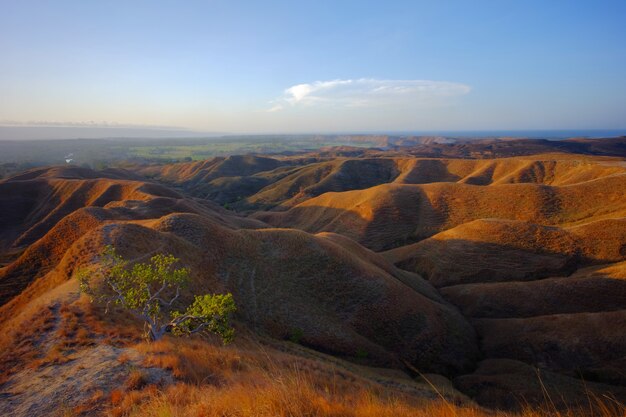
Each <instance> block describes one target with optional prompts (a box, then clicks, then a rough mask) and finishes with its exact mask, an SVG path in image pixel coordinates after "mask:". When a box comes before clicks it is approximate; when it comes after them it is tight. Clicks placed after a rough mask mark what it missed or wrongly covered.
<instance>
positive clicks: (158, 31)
mask: <svg viewBox="0 0 626 417" xmlns="http://www.w3.org/2000/svg"><path fill="white" fill-rule="evenodd" d="M2 11H3V12H2V13H1V14H0V56H1V57H2V59H0V97H2V99H1V100H0V126H4V129H5V130H6V129H7V127H8V126H10V127H11V128H12V129H18V130H19V129H22V130H23V129H27V128H30V129H32V128H36V130H37V131H38V132H37V135H38V138H60V137H58V135H59V129H60V128H72V129H105V130H106V129H109V130H110V129H130V130H138V131H144V130H146V131H154V132H158V131H164V132H166V133H167V132H178V133H177V135H176V136H180V135H183V136H184V134H185V132H189V134H190V135H193V134H195V133H194V132H216V133H219V134H222V133H312V132H372V131H374V132H383V131H387V132H399V131H420V132H424V131H497V130H547V129H558V130H573V131H580V130H589V129H603V130H620V129H623V128H624V127H625V126H624V120H626V77H625V76H624V71H623V68H624V67H625V64H626V45H625V44H624V42H623V40H624V39H626V29H624V25H623V24H622V20H623V17H624V16H625V15H626V3H624V2H621V1H602V2H595V3H593V4H592V3H591V2H585V1H573V2H569V1H555V2H550V3H549V4H546V3H545V2H539V1H531V2H523V3H517V4H508V3H507V4H503V3H497V2H489V1H478V2H453V1H448V2H409V1H394V2H392V3H391V4H386V5H384V6H382V5H380V4H376V3H373V2H352V1H346V2H341V3H340V4H338V3H336V2H324V1H323V2H316V3H315V5H306V4H292V3H290V2H265V3H263V4H259V3H255V2H221V1H218V2H188V3H185V5H184V6H181V5H180V4H174V3H168V2H134V3H133V4H126V3H124V2H119V1H116V2H108V3H106V4H105V3H84V2H78V1H63V2H55V3H39V2H34V1H23V2H3V3H2ZM164 28H167V29H166V30H164ZM96 136H97V135H96ZM105 136H106V135H105ZM157 136H158V135H157ZM1 138H5V139H6V134H4V135H3V136H2V137H1Z"/></svg>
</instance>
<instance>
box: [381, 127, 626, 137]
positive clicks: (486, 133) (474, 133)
mask: <svg viewBox="0 0 626 417" xmlns="http://www.w3.org/2000/svg"><path fill="white" fill-rule="evenodd" d="M381 133H382V132H381ZM393 134H394V135H402V136H404V135H415V136H446V137H453V138H492V137H510V138H531V139H549V140H559V139H567V138H590V139H593V138H612V137H616V136H626V128H624V129H611V130H608V129H606V130H605V129H588V130H456V131H455V130H448V131H446V130H441V131H415V132H394V133H393Z"/></svg>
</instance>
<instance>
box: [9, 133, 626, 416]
mask: <svg viewBox="0 0 626 417" xmlns="http://www.w3.org/2000/svg"><path fill="white" fill-rule="evenodd" d="M620 143H621V142H619V141H616V142H615V143H612V144H611V145H610V146H609V145H608V144H603V143H601V142H598V143H596V144H594V145H593V146H595V148H593V149H595V150H594V151H593V152H591V151H588V150H589V149H591V147H592V145H591V144H589V143H587V142H586V141H571V143H570V144H567V145H563V146H567V147H570V148H571V147H580V149H579V151H580V153H590V154H591V153H602V152H604V151H606V149H609V148H610V149H615V148H611V146H614V147H618V148H619V146H620ZM457 145H458V146H459V147H461V148H462V147H463V146H465V145H463V144H462V143H457ZM536 145H537V146H543V144H541V143H537V144H536ZM414 146H415V147H417V146H422V145H414ZM428 146H433V147H434V148H433V149H437V147H445V146H449V144H445V143H430V145H428ZM468 146H469V145H468ZM472 146H473V147H474V148H475V149H479V148H480V146H492V147H494V148H493V149H496V150H498V152H500V151H502V150H503V149H519V148H518V147H519V146H520V145H519V143H517V142H515V141H513V142H508V141H495V142H494V141H491V142H490V141H485V142H477V143H475V144H472ZM507 146H510V148H507ZM550 146H552V145H550ZM559 146H561V145H559ZM606 147H608V148H606ZM461 148H459V149H461ZM470 148H471V147H470ZM463 149H465V148H463ZM468 149H469V148H468ZM489 149H492V148H489ZM550 149H551V150H560V151H563V149H565V148H558V149H552V148H550ZM568 149H569V148H568ZM333 152H335V153H336V154H333ZM411 152H412V151H408V150H407V149H403V150H402V152H400V151H397V150H384V151H382V150H372V149H370V150H359V152H352V151H350V150H345V152H344V151H342V150H325V151H322V152H318V153H315V152H313V153H306V154H296V155H280V156H263V157H261V156H250V155H248V156H232V157H226V158H214V159H209V160H206V161H199V162H189V163H178V164H170V165H137V166H132V165H131V166H127V167H126V169H124V170H122V169H107V170H103V171H94V170H90V169H86V168H78V167H72V166H66V167H51V168H41V169H35V170H31V171H27V172H23V173H18V174H16V175H13V176H12V177H10V178H8V179H6V180H3V181H1V182H0V211H1V212H2V213H3V216H2V218H0V226H1V227H0V244H1V246H0V252H1V253H0V255H1V257H0V260H1V261H2V268H0V323H2V324H3V326H4V328H5V332H4V335H3V337H2V338H0V350H1V351H2V352H4V353H3V354H2V355H0V365H1V368H2V373H0V384H4V385H2V387H3V388H2V389H3V390H5V391H7V392H10V393H12V394H10V396H12V397H10V398H14V400H12V401H14V402H12V403H11V404H18V408H5V409H3V408H1V407H0V410H12V411H11V412H17V411H16V410H21V411H19V412H20V413H22V412H23V414H20V415H28V411H27V409H25V408H19V407H21V406H20V405H19V404H25V403H27V402H28V401H34V400H33V399H32V398H31V399H27V398H30V397H28V396H25V394H24V393H23V390H22V391H20V389H21V388H19V387H21V386H22V385H23V384H26V383H27V382H26V381H43V380H45V378H46V376H45V375H47V373H48V372H57V371H60V370H62V369H65V370H66V371H67V372H69V370H71V372H72V373H80V370H81V369H84V368H85V367H92V366H95V367H100V366H102V364H103V363H107V364H108V365H107V366H109V368H110V378H111V381H117V382H115V383H116V384H118V385H119V384H121V383H122V382H120V381H122V379H120V378H122V377H121V376H120V375H126V374H125V373H124V372H127V371H125V370H124V369H126V368H124V369H122V368H121V367H120V366H119V365H115V364H114V363H118V362H116V361H118V359H116V358H118V357H119V356H120V355H122V354H124V355H130V356H129V357H130V358H132V359H129V360H130V363H131V364H132V366H133V367H137V366H139V367H140V368H141V369H143V370H142V371H141V372H143V373H144V376H143V377H142V378H145V380H146V381H153V382H145V384H144V383H142V384H144V385H145V386H149V385H150V384H153V383H154V384H157V385H159V384H160V385H159V386H161V385H162V386H165V387H176V386H178V385H176V384H177V383H178V382H176V381H177V378H189V377H188V376H186V377H183V376H180V377H177V376H176V375H177V373H176V372H179V374H178V375H190V372H191V371H189V369H193V368H194V366H193V365H189V368H184V366H183V365H182V364H181V362H180V361H181V360H183V359H181V357H178V356H176V357H175V358H173V356H172V355H178V354H179V353H176V354H175V353H173V352H176V351H177V350H176V349H178V348H177V347H176V346H177V345H174V344H172V345H170V344H169V343H175V342H174V341H173V339H172V340H171V341H168V342H164V344H163V345H162V346H163V349H165V350H164V351H162V352H160V353H158V354H155V353H154V349H158V347H157V348H146V347H145V346H144V347H141V348H137V347H136V344H137V340H136V337H135V338H133V337H132V336H130V335H131V334H132V333H133V332H135V334H137V332H138V330H137V329H138V327H139V323H138V322H136V321H135V320H133V319H130V318H128V317H126V318H123V316H122V315H121V312H120V311H116V312H114V313H113V315H110V314H109V315H104V314H103V311H102V310H101V309H99V307H96V306H91V307H87V306H88V304H87V303H86V300H85V298H84V297H80V295H79V293H78V291H77V288H78V287H77V281H76V279H75V276H76V272H77V271H78V270H79V269H80V268H93V267H95V266H96V265H97V264H98V262H99V261H100V258H99V255H100V254H101V253H102V252H103V250H104V247H105V246H106V245H113V246H114V247H115V248H116V249H117V250H118V252H119V253H120V254H121V255H123V256H124V257H125V258H127V259H131V260H134V261H141V260H143V259H147V258H149V257H150V256H151V255H152V254H155V253H172V254H174V255H175V256H176V257H179V258H180V259H181V263H182V264H184V265H186V266H188V267H189V268H190V271H192V282H191V284H190V285H189V286H188V287H187V288H185V290H184V292H183V293H182V295H181V299H180V301H179V302H180V303H181V305H185V304H189V303H190V302H191V300H192V296H193V295H194V294H200V293H207V292H220V293H221V292H231V293H232V294H233V296H234V298H235V300H236V303H237V309H238V310H237V315H236V327H237V329H238V332H241V334H244V335H246V336H245V337H246V342H238V343H243V344H240V345H238V347H237V349H239V350H238V352H239V353H238V355H241V356H242V357H246V358H248V359H246V360H250V361H252V360H254V361H257V362H254V365H251V363H252V362H250V364H247V365H237V366H242V368H237V370H236V372H237V373H239V372H244V373H245V372H251V371H250V370H251V369H258V367H259V366H261V365H259V363H261V362H263V361H266V360H268V359H267V358H268V357H270V356H271V358H275V360H279V359H277V358H281V359H280V360H286V361H291V360H292V359H291V356H289V358H287V356H285V357H283V356H281V355H283V354H285V355H295V356H294V358H300V359H293V360H296V361H297V360H300V361H302V360H305V358H306V360H308V361H312V362H311V363H313V364H317V365H311V363H309V362H307V364H308V365H307V367H308V366H313V367H314V369H324V371H323V372H326V370H325V369H327V368H326V367H329V366H330V367H333V366H338V367H340V368H341V369H344V370H349V372H353V373H354V376H350V378H354V380H359V381H360V380H361V379H363V378H364V379H363V380H367V381H370V382H371V383H373V384H374V385H375V386H376V387H378V386H382V387H387V389H391V388H390V387H393V389H399V390H400V391H401V392H402V394H401V396H402V398H405V397H404V396H407V397H406V399H407V401H408V402H409V403H411V402H412V401H415V400H416V399H420V401H421V400H423V399H424V398H432V397H433V396H438V395H441V397H440V398H444V399H445V401H448V400H449V399H452V398H453V401H456V402H458V403H459V404H465V405H468V404H470V407H472V405H471V401H476V402H477V403H478V404H480V405H484V406H488V407H497V408H505V409H520V404H521V403H523V402H524V401H526V402H528V403H530V404H535V405H536V404H540V403H542V402H544V401H545V399H546V397H545V391H546V390H547V391H548V392H549V393H551V394H550V395H553V396H554V399H553V400H552V406H553V407H555V409H562V408H569V407H575V406H579V405H580V398H581V396H582V395H586V396H587V397H589V398H591V397H590V396H598V397H601V396H605V395H608V396H609V397H610V398H615V399H616V400H617V401H623V400H624V399H626V388H625V387H626V367H625V366H626V362H625V358H624V355H623V352H624V351H625V350H626V332H625V331H624V329H626V321H625V320H626V318H625V317H624V312H625V311H626V298H625V294H626V287H625V286H624V283H626V275H625V268H624V262H626V220H625V219H626V167H625V166H624V165H623V161H622V160H620V159H619V158H613V157H597V156H581V155H573V154H565V153H558V154H557V153H553V154H541V155H535V156H532V157H529V156H523V157H513V158H495V159H486V158H481V159H478V158H477V159H459V158H423V157H413V156H411V155H410V153H411ZM606 152H607V153H610V152H609V151H606ZM482 156H483V157H484V156H485V155H482ZM230 209H234V210H230ZM68 311H69V312H70V313H68ZM71 317H74V318H71ZM68 320H70V321H71V322H72V323H74V324H72V326H74V327H72V329H73V330H63V329H64V326H69V324H66V321H68ZM68 323H69V322H68ZM81 326H83V327H84V329H88V330H84V331H82V332H80V333H79V332H78V329H79V328H80V327H81ZM24 329H42V330H41V334H40V335H37V336H36V335H35V334H34V333H33V332H32V330H30V333H29V331H26V330H24ZM79 334H80V337H79V336H78V335H79ZM105 340H108V341H107V342H105ZM168 340H169V339H168ZM248 342H250V343H252V345H247V344H246V343H248ZM109 343H113V344H112V345H110V344H109ZM181 343H182V342H181ZM185 343H186V342H185ZM190 343H198V344H197V345H194V346H195V347H194V348H193V349H195V350H196V351H206V352H209V351H208V350H207V349H209V348H208V347H207V346H209V345H207V344H206V342H204V341H202V339H195V341H192V342H190ZM261 345H262V346H264V347H262V348H261V347H260V346H261ZM133 346H135V347H133ZM159 346H161V345H159ZM180 346H184V345H180ZM116 349H117V350H116ZM137 349H139V350H137ZM183 349H187V348H186V347H183ZM211 349H212V348H211ZM264 349H269V351H271V354H267V353H262V352H267V350H264ZM186 352H187V351H186ZM245 352H248V353H245ZM249 352H254V353H249ZM280 352H283V353H280ZM285 352H286V353H285ZM207 354H209V353H207ZM211 354H214V353H211ZM225 354H226V355H228V353H225ZM250 355H252V356H250ZM256 355H266V356H263V357H264V358H265V359H262V360H261V359H252V357H255V358H256V357H257V356H256ZM268 355H269V356H268ZM98 356H101V357H102V358H108V359H102V361H104V362H102V363H100V364H97V363H96V362H97V359H96V358H97V357H98ZM79 358H83V359H79ZM164 358H169V359H167V360H170V361H174V362H172V363H175V365H171V364H170V365H166V364H165V362H166V359H164ZM198 358H199V357H198V356H194V359H193V361H196V362H197V361H200V359H198ZM185 360H190V359H185ZM94 361H95V362H94ZM107 361H108V362H107ZM258 361H261V362H258ZM194 363H195V362H194ZM263 363H265V362H263ZM35 364H36V365H35ZM66 364H67V365H66ZM148 364H150V365H149V366H148ZM262 366H267V365H262ZM277 366H278V365H277ZM281 366H282V365H280V366H279V368H276V369H283V368H281ZM316 366H317V367H318V368H315V367H316ZM63 367H65V368H63ZM372 367H376V368H372ZM183 368H184V369H183ZM25 369H27V370H25ZM98 369H100V368H98ZM176 369H178V371H176ZM185 369H187V370H185ZM276 369H274V370H272V371H270V372H274V373H275V372H278V371H277V370H276ZM307 369H309V368H307ZM373 369H376V370H375V371H373ZM162 371H165V373H162ZM64 372H65V371H64ZM207 372H208V371H207ZM220 372H222V371H219V372H218V371H211V374H212V375H217V374H220ZM229 372H230V371H229ZM233 372H234V371H233ZM255 372H257V371H255ZM280 372H283V371H282V370H281V371H280ZM307 372H308V371H307ZM316 372H318V371H316ZM320 372H322V371H320ZM341 372H344V371H341ZM425 374H426V380H428V382H425V381H426V380H425V379H423V378H424V376H425ZM220 375H222V374H220ZM272 375H273V374H272ZM276 375H278V374H276ZM281 375H284V374H281ZM290 375H291V374H290ZM351 375H352V374H351ZM374 375H375V376H374ZM382 375H387V376H385V377H384V378H383V377H382ZM388 375H393V376H392V377H388ZM258 377H259V378H261V379H263V378H264V377H261V376H258ZM172 378H173V379H172ZM203 378H209V377H208V376H207V377H203ZM220 378H223V379H222V380H221V381H222V382H219V383H218V382H216V386H221V385H219V384H232V383H233V382H232V381H233V379H232V378H234V377H233V374H230V373H229V374H228V375H222V376H221V377H220ZM389 378H391V379H389ZM209 379H210V378H209ZM157 380H158V381H160V382H154V381H157ZM203 381H204V380H203ZM223 381H230V382H228V383H227V382H223ZM407 381H408V382H407ZM31 383H34V384H38V382H31ZM433 383H434V385H429V384H433ZM63 384H65V383H63ZM98 384H100V385H98ZM112 384H113V383H112ZM202 384H205V382H201V384H200V386H199V387H198V388H197V389H198V390H200V391H201V390H203V389H204V388H201V387H202V386H203V385H202ZM376 384H379V385H376ZM415 384H417V385H415ZM424 384H425V385H424ZM44 385H45V384H44ZM144 385H142V386H144ZM55 387H56V388H55V389H58V390H61V391H63V390H69V388H68V385H62V386H55ZM433 387H434V388H433ZM41 389H42V390H43V389H44V388H43V386H42V388H41ZM112 389H113V387H112V385H106V384H104V383H101V382H98V383H96V384H95V385H94V390H95V391H93V392H92V394H89V395H96V394H94V393H95V392H96V391H98V390H100V391H102V392H103V393H105V394H106V395H107V396H108V395H111V392H114V391H112ZM142 389H143V388H141V389H139V390H138V391H137V392H138V394H133V395H148V394H147V391H141V390H142ZM155 389H157V388H155ZM159 389H160V388H159ZM164 389H165V388H164ZM172 389H174V388H172ZM185 389H190V388H185ZM194 389H196V388H194ZM248 389H252V388H248ZM254 389H256V388H254ZM377 389H378V388H375V389H374V391H376V390H377ZM459 390H460V391H461V392H462V393H464V394H466V395H468V396H469V397H471V399H468V398H467V397H464V396H463V394H461V393H460V392H459ZM200 391H194V392H195V393H196V394H194V395H200V394H198V392H200ZM400 391H399V392H400ZM68 392H69V391H68ZM90 392H91V391H90ZM139 392H143V394H139ZM162 392H165V391H162ZM442 392H443V394H442ZM437 393H438V394H437ZM105 394H103V395H105ZM160 395H161V394H160ZM162 395H165V396H166V397H163V398H169V397H167V395H169V394H162ZM204 395H209V394H208V393H207V392H205V393H204ZM210 395H212V394H210ZM223 395H234V394H232V393H231V392H230V391H228V393H226V392H224V393H223ZM307 395H308V394H307ZM311 395H313V394H311ZM18 398H21V400H18ZM77 398H78V397H77ZM89 398H91V397H89ZM89 398H87V397H84V398H83V397H80V402H76V404H78V403H80V404H83V403H85V404H86V403H88V400H89ZM127 398H130V397H127ZM141 398H143V400H141V401H139V400H137V401H139V402H138V403H137V404H144V405H145V404H152V405H151V407H152V406H155V405H154V403H152V402H150V401H153V400H154V396H152V397H150V396H147V397H141ZM377 398H378V397H377ZM381 398H382V397H381ZM594 398H595V397H594ZM602 398H605V397H602ZM20 401H21V403H20ZM49 401H55V400H54V399H53V398H52V397H50V399H49ZM76 401H78V400H76ZM89 401H90V400H89ZM127 401H129V402H131V403H132V404H135V403H133V402H132V401H135V400H131V399H128V400H127ZM167 401H170V399H167ZM259 401H261V400H259ZM354 401H357V400H354ZM377 401H378V400H377ZM381 401H382V400H381ZM90 404H91V403H90ZM93 404H100V403H99V402H98V401H95V402H94V403H93ZM94 406H95V405H94ZM11 407H14V405H11ZM38 407H39V406H38ZM98 407H99V406H98ZM129 407H130V405H129ZM34 409H35V408H33V410H34ZM40 409H41V410H43V408H40Z"/></svg>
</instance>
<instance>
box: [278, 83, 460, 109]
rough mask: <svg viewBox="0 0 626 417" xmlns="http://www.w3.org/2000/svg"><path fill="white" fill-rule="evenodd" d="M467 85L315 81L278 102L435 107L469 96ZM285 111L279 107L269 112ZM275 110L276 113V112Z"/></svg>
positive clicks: (288, 92) (299, 86) (287, 92)
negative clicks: (458, 97) (438, 104)
mask: <svg viewBox="0 0 626 417" xmlns="http://www.w3.org/2000/svg"><path fill="white" fill-rule="evenodd" d="M470 90H471V88H470V87H469V86H467V85H465V84H460V83H453V82H447V81H430V80H376V79H371V78H361V79H356V80H331V81H315V82H312V83H306V84H297V85H294V86H292V87H289V88H287V89H286V90H285V92H284V95H283V97H281V98H280V99H278V100H276V101H275V102H284V103H286V104H289V105H291V106H314V105H315V106H322V105H323V106H333V107H377V106H387V105H393V104H408V105H410V104H424V105H428V104H431V103H432V104H434V103H440V102H441V101H442V100H443V99H446V98H450V97H456V96H461V95H464V94H467V93H469V91H470ZM279 106H280V109H282V108H283V106H282V105H280V104H278V105H275V106H274V107H272V109H270V110H269V111H277V110H280V109H278V107H279ZM274 109H275V110H274Z"/></svg>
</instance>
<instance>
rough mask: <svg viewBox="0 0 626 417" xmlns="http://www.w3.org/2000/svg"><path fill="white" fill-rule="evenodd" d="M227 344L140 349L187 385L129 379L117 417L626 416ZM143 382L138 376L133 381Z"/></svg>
mask: <svg viewBox="0 0 626 417" xmlns="http://www.w3.org/2000/svg"><path fill="white" fill-rule="evenodd" d="M240 345H241V346H239V347H232V346H230V347H222V346H216V345H213V344H209V343H206V342H203V341H200V340H176V341H174V340H163V341H160V342H157V343H153V344H140V345H138V346H137V348H138V349H139V350H141V351H143V352H144V353H145V354H146V355H147V364H149V365H153V366H162V367H165V368H167V369H170V370H171V371H172V372H173V374H174V375H175V376H176V377H177V379H178V380H179V381H178V382H177V383H175V384H173V385H170V386H167V387H165V388H162V389H159V388H158V387H156V386H154V385H148V386H143V387H141V388H140V389H133V388H132V385H129V383H128V382H127V384H126V387H124V388H123V389H119V390H115V391H113V392H112V393H111V396H110V399H109V401H110V408H109V409H108V410H107V414H108V415H110V416H112V417H122V416H128V417H143V416H171V417H178V416H181V417H182V416H185V417H186V416H206V417H213V416H215V417H217V416H220V417H224V416H229V417H270V416H271V417H277V416H278V417H313V416H318V417H387V416H388V417H392V416H393V417H404V416H406V417H408V416H411V417H422V416H423V417H426V416H429V417H431V416H432V417H487V416H491V417H548V416H557V417H574V416H581V415H594V416H597V417H618V416H623V415H625V414H624V413H625V412H626V408H624V406H623V405H621V404H618V403H615V402H612V401H611V400H608V399H602V398H598V397H593V396H592V395H590V396H589V401H588V403H589V406H588V408H586V409H570V410H558V409H556V408H555V407H554V406H553V405H552V403H551V401H550V398H549V396H548V397H547V398H546V406H545V407H534V408H533V407H530V406H528V407H525V408H524V409H523V411H522V412H520V413H507V412H501V411H490V410H485V409H482V408H480V407H477V406H475V405H472V404H458V405H455V404H453V403H451V402H449V401H448V400H446V398H443V397H439V398H437V397H436V396H435V395H434V394H433V396H432V397H430V398H428V397H426V396H424V393H422V394H421V395H420V394H416V393H409V392H406V391H399V390H396V389H394V388H390V387H384V386H382V385H380V384H377V383H373V382H371V381H369V380H367V379H365V378H362V377H360V376H358V375H355V374H352V373H351V372H348V371H346V370H343V369H338V368H336V367H332V366H331V365H330V364H325V363H323V362H319V361H313V360H309V359H303V358H301V357H295V356H293V355H289V354H286V353H281V352H278V351H276V350H274V349H271V348H267V347H261V346H260V345H254V344H253V343H248V344H247V345H246V343H244V344H240ZM130 379H132V380H133V381H135V380H140V376H137V375H134V373H133V374H131V377H129V380H130Z"/></svg>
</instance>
